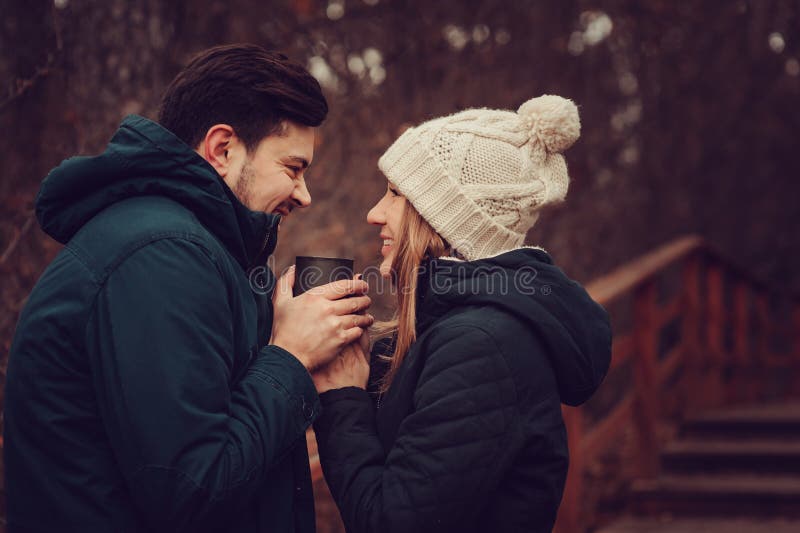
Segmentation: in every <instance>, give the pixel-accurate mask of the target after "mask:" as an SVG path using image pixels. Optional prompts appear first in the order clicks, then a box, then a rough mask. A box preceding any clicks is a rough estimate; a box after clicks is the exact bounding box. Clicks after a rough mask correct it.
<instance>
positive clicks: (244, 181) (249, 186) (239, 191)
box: [233, 159, 256, 211]
mask: <svg viewBox="0 0 800 533" xmlns="http://www.w3.org/2000/svg"><path fill="white" fill-rule="evenodd" d="M255 174H256V172H255V169H253V165H251V164H250V160H249V159H248V160H247V161H245V162H244V166H243V167H242V173H241V174H240V175H239V181H238V182H237V183H236V188H235V189H233V194H234V195H236V198H238V199H239V201H240V202H242V205H244V206H245V207H247V208H248V209H250V210H251V211H253V210H255V209H254V208H255V206H252V205H250V204H251V202H252V200H253V177H254V176H255Z"/></svg>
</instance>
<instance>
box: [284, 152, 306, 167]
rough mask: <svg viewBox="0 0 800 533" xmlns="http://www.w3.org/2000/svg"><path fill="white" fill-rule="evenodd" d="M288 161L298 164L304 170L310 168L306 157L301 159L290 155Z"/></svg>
mask: <svg viewBox="0 0 800 533" xmlns="http://www.w3.org/2000/svg"><path fill="white" fill-rule="evenodd" d="M286 159H287V160H288V161H291V162H292V163H297V164H298V165H300V166H301V167H302V168H308V160H307V159H306V158H305V157H300V156H299V155H290V156H287V157H286Z"/></svg>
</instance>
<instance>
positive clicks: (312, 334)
mask: <svg viewBox="0 0 800 533" xmlns="http://www.w3.org/2000/svg"><path fill="white" fill-rule="evenodd" d="M292 285H294V267H292V268H291V269H289V271H288V272H286V274H284V275H283V276H281V278H280V279H279V280H278V286H277V287H276V288H275V294H274V295H273V299H272V302H273V306H274V309H275V317H274V320H273V323H272V339H270V344H274V345H276V346H279V347H281V348H283V349H284V350H286V351H288V352H289V353H291V354H292V355H294V356H295V357H297V359H299V360H300V362H301V363H303V366H305V367H306V369H308V371H309V372H311V371H313V370H315V369H316V368H319V367H320V366H322V365H324V364H326V363H328V362H329V361H330V360H331V359H333V358H334V357H335V356H336V355H337V354H338V353H339V352H341V351H342V349H343V348H344V347H345V346H347V345H349V344H351V343H352V342H354V341H357V340H358V339H359V338H360V337H361V335H362V334H363V333H364V329H362V328H368V327H369V326H371V325H372V323H373V322H374V321H375V319H374V318H373V317H372V315H369V314H359V313H360V312H362V311H364V310H366V309H367V308H368V307H369V306H370V303H371V301H370V299H369V297H368V296H366V295H365V293H366V292H367V291H368V290H369V286H368V285H367V283H366V282H365V281H361V280H357V279H353V280H342V281H335V282H333V283H329V284H327V285H323V286H322V287H317V288H315V289H311V290H310V291H308V292H305V293H303V294H301V295H300V296H298V297H297V298H294V297H292ZM351 295H352V297H351V298H345V297H346V296H351Z"/></svg>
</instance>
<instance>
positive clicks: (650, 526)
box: [596, 515, 800, 533]
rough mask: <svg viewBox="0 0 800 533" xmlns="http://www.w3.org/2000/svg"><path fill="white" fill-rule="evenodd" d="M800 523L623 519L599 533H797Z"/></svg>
mask: <svg viewBox="0 0 800 533" xmlns="http://www.w3.org/2000/svg"><path fill="white" fill-rule="evenodd" d="M798 531H800V520H788V519H784V520H752V519H743V518H741V519H736V518H705V517H704V518H683V517H682V518H673V517H670V516H669V515H665V516H663V517H661V518H623V519H621V520H619V521H618V522H614V523H612V524H609V525H607V526H605V527H603V528H601V529H599V530H597V532H596V533H797V532H798Z"/></svg>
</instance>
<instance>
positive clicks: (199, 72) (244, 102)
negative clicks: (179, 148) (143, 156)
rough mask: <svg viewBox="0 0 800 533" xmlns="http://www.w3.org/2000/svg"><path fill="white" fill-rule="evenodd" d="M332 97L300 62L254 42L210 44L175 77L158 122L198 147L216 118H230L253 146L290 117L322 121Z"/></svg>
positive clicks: (310, 123)
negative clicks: (211, 46)
mask: <svg viewBox="0 0 800 533" xmlns="http://www.w3.org/2000/svg"><path fill="white" fill-rule="evenodd" d="M327 114H328V103H327V102H326V101H325V96H323V94H322V89H321V88H320V86H319V82H317V80H316V79H315V78H314V77H313V76H312V75H311V74H310V73H309V72H308V71H307V70H306V69H305V68H303V67H302V66H300V65H299V64H297V63H294V62H293V61H290V60H289V58H288V57H286V56H285V55H283V54H280V53H276V52H268V51H267V50H264V49H263V48H261V47H260V46H256V45H253V44H232V45H225V46H216V47H214V48H209V49H208V50H205V51H204V52H201V53H200V54H198V55H197V56H195V57H194V58H193V59H192V60H191V61H190V62H189V64H188V65H186V67H185V68H184V69H183V70H182V71H181V72H180V73H179V74H178V75H177V76H176V77H175V79H174V80H172V83H170V85H169V87H168V88H167V91H166V93H164V98H163V99H162V100H161V109H160V111H159V114H158V121H159V123H160V124H161V125H162V126H164V127H165V128H167V129H168V130H170V131H171V132H172V133H174V134H175V135H177V136H178V137H179V138H180V139H181V140H183V141H184V142H185V143H186V144H188V145H189V146H191V147H192V148H195V147H196V146H197V145H198V144H199V143H200V141H202V140H203V138H204V137H205V135H206V132H207V131H208V129H209V128H211V126H213V125H214V124H230V126H231V127H233V129H234V131H235V132H236V135H237V136H239V138H241V139H242V142H243V143H244V145H245V147H246V148H247V150H248V151H249V150H252V149H254V148H255V147H257V146H258V143H260V142H261V140H262V139H263V138H264V137H267V136H268V135H272V134H274V133H277V132H278V131H280V128H281V126H282V124H283V122H284V121H286V120H288V121H291V122H295V123H298V124H301V125H304V126H319V125H320V124H322V121H323V120H325V116H326V115H327Z"/></svg>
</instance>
